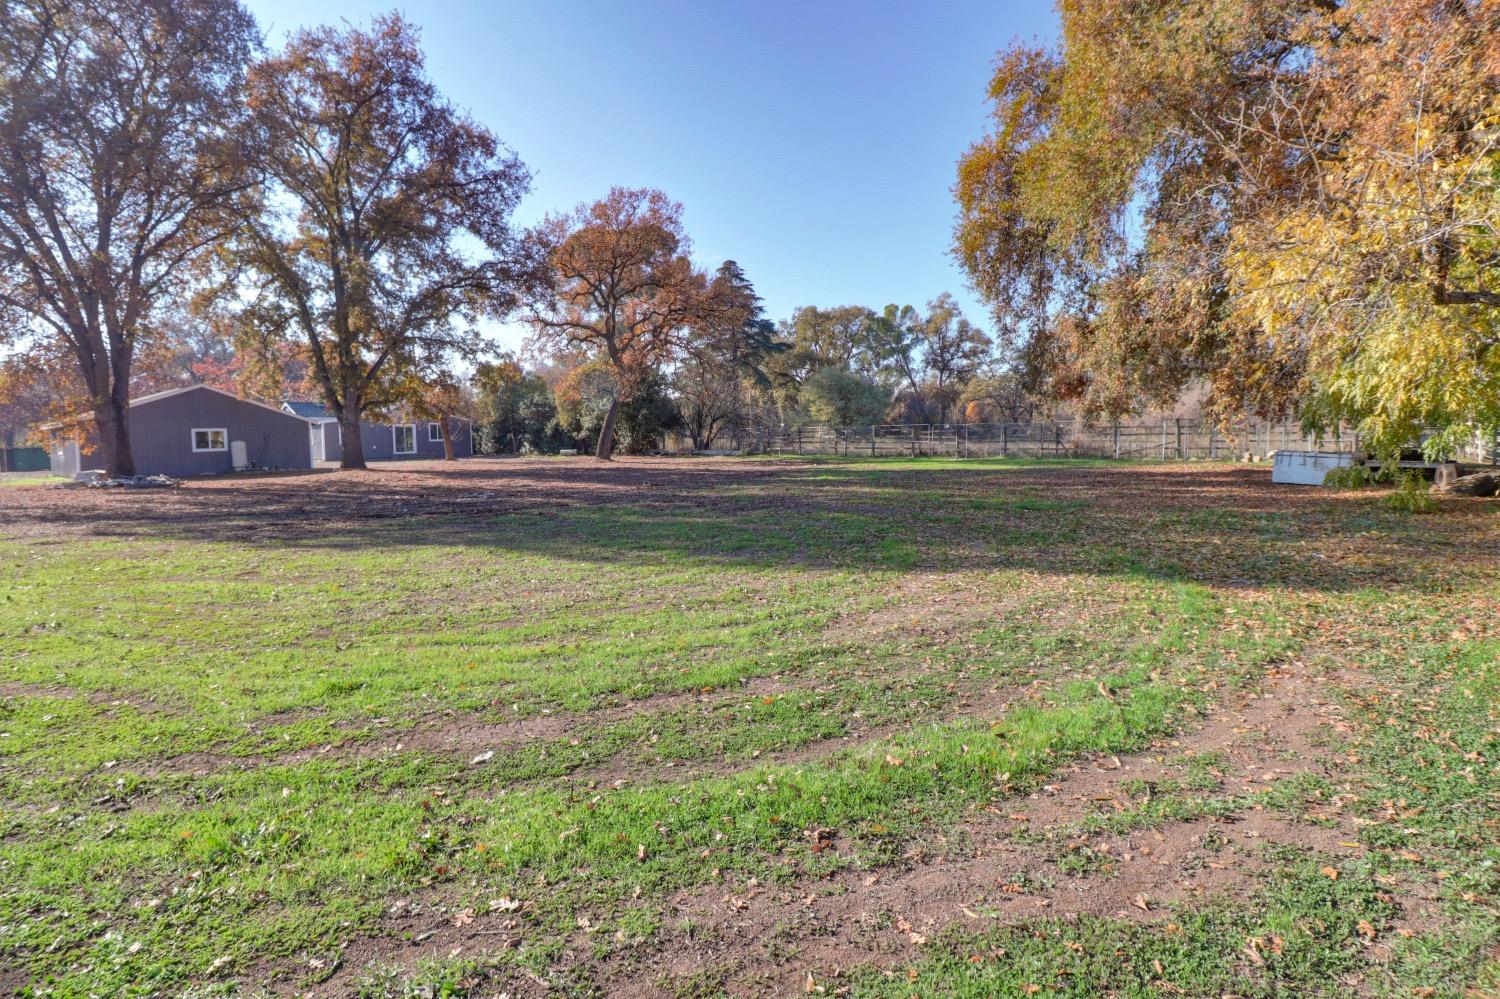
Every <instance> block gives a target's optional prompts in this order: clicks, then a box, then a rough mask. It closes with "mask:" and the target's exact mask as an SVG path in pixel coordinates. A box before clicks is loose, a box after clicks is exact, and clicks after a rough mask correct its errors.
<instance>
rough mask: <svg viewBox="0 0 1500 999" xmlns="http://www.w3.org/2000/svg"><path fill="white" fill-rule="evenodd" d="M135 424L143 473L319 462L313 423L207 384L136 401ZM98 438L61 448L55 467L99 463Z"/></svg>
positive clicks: (70, 470)
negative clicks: (310, 431) (315, 457)
mask: <svg viewBox="0 0 1500 999" xmlns="http://www.w3.org/2000/svg"><path fill="white" fill-rule="evenodd" d="M128 421H129V423H128V426H129V432H130V450H131V453H132V454H133V455H134V457H135V469H136V472H137V474H140V475H170V476H174V477H182V476H188V475H213V474H216V473H222V472H233V471H249V470H252V469H260V470H276V469H306V468H312V467H313V461H312V442H311V440H310V437H309V434H308V424H307V421H306V420H303V419H300V418H298V417H296V416H292V415H290V414H289V413H285V412H282V411H281V410H280V409H277V408H276V407H275V406H268V405H266V404H265V403H260V402H254V401H252V400H249V399H241V398H239V397H238V396H234V395H231V394H230V393H228V392H224V391H222V390H220V389H216V388H213V387H211V386H208V385H189V386H187V387H186V388H177V389H168V390H167V391H165V392H157V393H155V394H154V395H147V396H142V397H141V398H139V399H132V400H131V402H130V415H129V417H128ZM91 436H92V435H91V434H88V435H83V436H82V437H81V438H80V439H79V440H78V441H76V442H68V443H67V444H63V445H60V446H59V447H57V448H55V449H54V451H53V466H52V470H53V471H54V472H56V473H58V474H61V475H72V474H75V473H76V472H78V471H80V470H81V468H80V467H78V466H82V468H90V467H93V466H92V465H90V460H91V459H95V458H96V456H97V455H98V449H97V440H93V439H91ZM69 444H76V445H77V446H69ZM59 463H61V465H62V467H59ZM70 465H71V466H73V467H69V466H70Z"/></svg>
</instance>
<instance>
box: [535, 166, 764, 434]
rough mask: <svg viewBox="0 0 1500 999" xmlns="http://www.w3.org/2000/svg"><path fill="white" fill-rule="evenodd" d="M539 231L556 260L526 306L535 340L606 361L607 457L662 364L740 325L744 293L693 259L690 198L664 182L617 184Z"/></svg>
mask: <svg viewBox="0 0 1500 999" xmlns="http://www.w3.org/2000/svg"><path fill="white" fill-rule="evenodd" d="M534 239H535V244H536V246H537V247H538V248H539V250H540V252H541V253H542V254H543V255H544V257H545V259H546V264H547V266H546V268H545V272H544V273H545V275H546V280H545V283H544V284H543V285H542V287H541V288H540V289H539V291H538V293H537V294H536V295H535V296H534V297H533V298H532V301H531V307H530V311H529V314H528V316H527V321H528V322H529V323H530V324H531V328H532V331H533V345H534V346H536V347H539V348H541V349H543V350H551V351H567V350H581V351H584V352H585V353H587V354H590V355H597V356H598V357H599V358H600V359H601V360H602V361H603V362H604V363H605V364H606V365H607V367H608V371H609V373H610V376H611V384H612V388H611V395H610V396H609V398H610V404H609V406H608V407H607V409H606V411H605V413H604V415H603V419H602V423H601V425H600V427H599V430H598V444H597V447H596V451H595V454H596V456H597V457H598V458H600V459H605V460H607V459H608V458H609V457H610V455H611V453H612V452H613V450H614V438H615V421H616V418H617V416H618V414H619V409H620V406H621V404H622V403H626V402H629V401H630V400H631V399H632V398H633V397H634V396H635V394H636V393H637V391H639V390H641V389H642V388H643V387H644V386H646V385H648V384H655V382H654V379H656V377H657V375H658V372H659V371H660V369H661V368H662V367H663V366H665V365H668V364H670V363H672V362H673V361H675V360H677V359H679V358H680V357H682V356H684V354H686V353H688V352H690V351H693V350H696V349H698V348H699V347H700V346H702V345H703V343H704V341H705V338H706V337H710V336H713V335H715V333H716V331H720V330H724V329H726V328H733V327H735V325H736V324H735V323H734V322H733V321H732V317H733V316H734V315H737V314H738V312H739V311H740V310H741V309H742V306H743V303H742V302H741V300H740V298H739V296H738V295H737V294H732V292H733V290H734V289H733V287H732V284H731V283H730V282H727V281H710V279H709V277H708V275H707V274H705V273H704V272H703V271H702V270H700V269H699V268H698V267H697V266H696V265H694V263H693V261H692V258H691V257H690V256H689V250H690V243H689V240H688V236H687V233H686V231H685V230H684V229H683V227H682V206H681V205H680V204H678V203H677V202H674V201H672V200H671V199H669V198H668V197H667V196H666V195H665V194H662V193H661V192H660V191H653V190H635V189H627V188H620V187H617V188H613V189H611V190H610V192H609V194H608V195H607V196H606V197H604V198H601V199H600V200H598V201H595V202H593V203H591V204H582V205H579V206H578V207H577V208H575V209H574V210H573V211H572V212H569V213H567V214H565V215H553V216H549V217H548V218H547V219H545V220H544V221H543V222H542V224H541V225H540V226H539V227H538V228H537V230H536V233H535V235H534ZM726 316H729V317H731V319H730V320H729V321H726V319H725V317H726ZM597 382H598V378H597V377H596V378H595V379H594V383H597Z"/></svg>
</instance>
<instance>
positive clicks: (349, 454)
mask: <svg viewBox="0 0 1500 999" xmlns="http://www.w3.org/2000/svg"><path fill="white" fill-rule="evenodd" d="M339 433H341V434H342V435H343V437H344V446H343V454H341V455H340V456H339V467H340V468H364V467H365V442H364V441H363V440H361V439H360V436H359V412H358V411H357V410H354V409H352V408H351V407H349V406H348V405H345V407H344V413H343V415H342V416H340V417H339Z"/></svg>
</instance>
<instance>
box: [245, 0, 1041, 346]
mask: <svg viewBox="0 0 1500 999" xmlns="http://www.w3.org/2000/svg"><path fill="white" fill-rule="evenodd" d="M247 4H248V6H249V8H250V9H251V10H252V11H253V12H254V13H255V15H256V17H257V18H258V19H259V20H260V22H261V26H262V28H263V29H265V30H266V31H267V33H268V36H269V40H270V42H271V43H272V44H277V43H278V42H279V41H280V40H281V39H282V38H283V37H284V35H285V33H286V32H287V31H289V30H291V29H294V28H296V27H299V26H301V25H305V24H316V23H320V22H326V23H337V22H339V21H350V22H354V23H364V22H367V21H368V20H369V18H370V16H371V15H372V14H374V13H376V12H380V11H385V10H390V9H392V8H391V7H388V6H385V5H382V4H379V3H371V2H369V0H364V2H359V0H247ZM404 10H405V13H406V14H407V16H408V17H409V18H410V19H411V20H413V21H415V22H416V23H417V24H419V25H420V26H421V28H422V38H423V42H424V47H425V49H426V51H427V57H428V71H429V73H430V74H431V76H432V78H433V80H434V81H435V82H436V83H437V85H438V86H439V88H440V89H441V90H442V91H443V92H444V94H446V95H447V96H448V98H449V99H451V100H452V101H454V102H455V103H456V104H458V105H460V106H462V107H464V108H467V109H468V110H469V111H470V112H471V113H472V114H473V115H474V116H475V117H476V118H478V119H479V120H481V121H483V122H484V123H485V124H486V125H488V126H489V127H490V128H491V129H492V130H493V131H494V132H495V133H496V134H497V135H499V136H500V137H501V138H502V139H503V140H504V141H505V142H506V143H507V144H508V145H510V146H511V147H512V148H513V149H515V151H516V152H517V153H519V154H520V156H521V158H522V159H523V160H524V161H525V162H526V163H527V164H528V165H529V166H530V167H531V168H532V170H533V171H534V173H535V180H534V183H533V190H532V193H531V195H530V196H529V197H528V198H527V199H526V201H525V202H524V203H523V205H522V208H521V212H520V215H519V219H520V221H521V222H523V223H529V222H531V221H534V220H535V219H537V218H540V217H541V216H542V215H544V214H546V213H547V212H549V211H555V210H559V209H564V208H568V207H571V206H572V205H574V204H575V203H577V202H579V201H583V200H588V199H592V198H595V197H598V196H600V195H602V194H603V193H604V192H605V191H607V190H608V188H609V187H610V186H611V185H623V186H631V187H656V188H660V189H661V190H663V191H665V192H666V193H667V194H669V195H670V196H671V197H673V198H675V199H677V200H678V201H681V202H682V203H683V206H684V219H685V222H686V225H687V228H688V231H689V233H691V234H692V236H693V239H694V243H695V256H696V257H697V258H698V260H699V261H700V263H703V264H705V265H706V266H709V267H713V266H716V265H717V264H718V263H719V262H720V261H722V260H724V259H726V258H733V259H735V260H738V261H739V262H740V264H741V265H742V266H743V267H744V268H745V270H746V272H747V273H748V274H749V276H750V278H751V280H752V281H754V282H755V285H756V287H757V289H758V290H759V291H760V293H761V295H762V297H764V299H765V301H766V310H767V314H768V315H769V316H770V317H771V318H773V319H781V318H785V317H786V316H788V315H790V313H791V311H792V309H793V308H794V307H796V306H799V305H823V306H831V305H848V304H860V305H868V306H871V307H873V308H876V309H878V308H880V307H881V306H883V305H885V304H886V303H887V302H899V303H908V302H909V303H912V304H920V303H922V302H925V301H926V300H927V299H929V298H932V297H935V296H936V295H937V294H938V293H939V292H942V291H945V290H947V291H952V292H954V293H955V294H957V295H958V296H959V297H960V300H961V301H962V302H963V303H964V304H965V306H966V307H967V309H968V311H969V313H970V316H971V318H973V319H976V320H982V319H984V318H985V317H984V314H983V310H982V309H981V308H980V306H979V305H978V303H977V301H976V300H975V299H974V297H973V296H972V295H971V294H969V293H968V291H967V289H966V288H965V287H964V281H963V275H962V273H961V272H960V271H959V270H958V269H957V268H956V267H955V266H954V265H953V264H952V262H951V261H950V259H949V258H948V255H947V250H948V245H949V240H950V234H951V231H952V224H953V214H954V212H953V203H952V198H951V196H950V194H949V188H950V186H951V184H952V182H953V174H954V163H955V161H956V160H957V158H958V156H959V155H960V154H961V153H962V152H963V150H964V148H965V147H966V146H967V145H968V144H969V143H970V142H972V141H973V140H975V139H976V138H978V137H979V136H980V135H981V134H982V133H983V131H984V128H985V112H986V105H985V101H984V91H985V84H986V82H987V80H988V76H989V70H990V67H991V63H992V61H993V59H994V55H995V52H996V51H997V50H998V49H999V48H1001V47H1002V46H1004V45H1005V44H1007V43H1008V42H1009V41H1011V40H1012V39H1015V38H1021V39H1025V40H1028V41H1029V40H1033V39H1038V38H1040V39H1049V38H1051V37H1052V35H1053V34H1054V32H1055V28H1056V20H1055V15H1054V12H1053V9H1052V5H1051V3H1050V2H1044V0H1026V2H1013V3H1005V2H995V0H989V2H982V0H953V2H946V0H945V2H928V3H921V2H904V3H896V2H879V0H875V2H867V3H857V2H848V0H838V2H819V0H805V2H803V3H793V2H783V0H762V2H744V3H731V2H715V0H699V2H666V0H635V2H621V0H558V2H542V0H536V2H527V3H520V2H498V3H480V2H431V3H424V4H421V5H412V6H409V7H407V8H405V9H404ZM501 336H502V338H503V339H504V340H505V341H507V344H508V345H511V346H514V345H515V344H516V342H517V341H518V340H519V336H520V333H519V331H518V330H515V329H507V330H504V331H502V334H501Z"/></svg>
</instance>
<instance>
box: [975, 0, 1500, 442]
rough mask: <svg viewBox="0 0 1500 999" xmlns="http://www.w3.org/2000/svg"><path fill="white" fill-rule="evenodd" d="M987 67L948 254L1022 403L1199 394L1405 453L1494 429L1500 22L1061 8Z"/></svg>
mask: <svg viewBox="0 0 1500 999" xmlns="http://www.w3.org/2000/svg"><path fill="white" fill-rule="evenodd" d="M1061 13H1062V20H1063V32H1062V42H1061V45H1060V47H1059V48H1058V49H1056V50H1048V49H1034V48H1026V47H1016V48H1012V49H1010V50H1008V51H1006V52H1003V53H1002V54H1001V57H1000V60H999V62H998V64H997V68H996V71H995V75H994V78H993V80H992V82H991V87H990V97H991V99H992V101H993V102H994V130H993V131H992V132H991V134H989V135H988V136H986V137H985V138H984V139H983V140H981V141H980V142H979V143H977V144H976V145H975V146H973V147H972V148H971V149H970V150H969V151H968V152H967V153H966V154H965V156H964V157H963V159H962V161H961V162H960V166H959V174H958V182H957V185H956V187H955V194H956V196H957V199H958V203H959V208H960V216H959V222H958V226H957V231H956V240H955V252H956V254H957V256H958V258H959V260H960V261H961V262H962V264H963V265H964V267H965V268H966V270H967V271H968V273H969V275H970V277H971V278H972V280H973V281H974V284H975V286H976V288H977V289H978V290H979V292H980V293H981V294H982V295H983V296H984V297H985V298H986V299H987V300H988V302H989V304H990V305H991V306H992V307H993V309H994V312H995V316H996V319H997V320H998V323H999V325H1000V329H1001V332H1002V334H1003V337H1004V339H1005V340H1006V342H1007V345H1008V346H1009V347H1010V348H1011V350H1012V351H1013V352H1014V354H1015V356H1016V357H1017V358H1018V359H1019V360H1020V361H1021V362H1022V365H1023V367H1024V369H1025V371H1026V374H1027V376H1028V383H1029V384H1030V385H1031V386H1033V387H1037V388H1041V389H1045V390H1046V391H1048V392H1049V393H1050V394H1052V395H1055V396H1059V397H1063V398H1072V399H1076V400H1079V401H1080V402H1081V403H1082V404H1083V407H1084V408H1085V410H1087V411H1089V412H1092V413H1109V414H1119V413H1122V412H1125V411H1128V410H1130V409H1132V408H1134V407H1137V406H1139V405H1142V404H1144V403H1150V402H1165V401H1167V400H1169V399H1171V398H1172V397H1174V396H1175V395H1176V394H1177V393H1178V392H1179V391H1180V390H1181V389H1182V387H1183V386H1184V384H1185V383H1186V382H1187V381H1188V380H1189V379H1192V378H1195V377H1196V378H1203V379H1206V380H1207V381H1208V382H1210V383H1211V386H1212V389H1213V397H1212V401H1213V405H1214V406H1215V407H1216V408H1217V410H1218V411H1219V412H1220V414H1221V415H1228V414H1231V413H1235V412H1239V411H1242V410H1244V409H1246V408H1249V409H1253V410H1258V411H1261V412H1273V411H1280V410H1284V409H1285V408H1287V407H1288V406H1290V405H1293V404H1296V403H1300V404H1301V406H1302V408H1303V413H1304V416H1305V417H1306V418H1309V419H1311V420H1312V421H1313V422H1322V423H1328V422H1331V421H1335V420H1351V421H1355V422H1357V423H1358V424H1359V425H1360V426H1361V428H1362V429H1363V430H1364V431H1365V432H1366V433H1367V434H1368V435H1370V436H1371V438H1372V439H1373V440H1375V442H1376V443H1377V445H1378V446H1380V447H1382V448H1386V449H1389V448H1393V447H1396V446H1399V445H1400V444H1401V443H1403V442H1405V441H1407V440H1409V439H1412V438H1414V437H1415V436H1417V435H1418V434H1419V433H1420V431H1421V429H1422V428H1423V427H1424V426H1427V425H1437V426H1440V427H1444V428H1448V429H1449V434H1448V436H1447V437H1446V438H1441V437H1440V438H1439V440H1438V442H1437V447H1439V448H1442V447H1445V446H1449V445H1451V443H1452V437H1453V436H1455V435H1457V434H1462V433H1467V432H1468V430H1469V429H1470V427H1471V426H1472V425H1474V424H1488V425H1493V424H1494V423H1496V422H1497V420H1500V351H1496V350H1495V345H1496V343H1497V342H1500V336H1497V323H1500V320H1497V315H1500V255H1497V252H1496V251H1497V248H1500V187H1497V184H1500V155H1497V148H1500V146H1497V142H1500V45H1497V44H1496V43H1495V39H1496V38H1497V37H1500V3H1497V2H1495V0H1348V2H1343V3H1340V2H1334V0H1209V2H1193V3H1188V2H1186V0H1153V2H1146V3H1140V2H1134V0H1094V2H1087V3H1085V2H1083V0H1064V2H1063V3H1062V4H1061Z"/></svg>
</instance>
